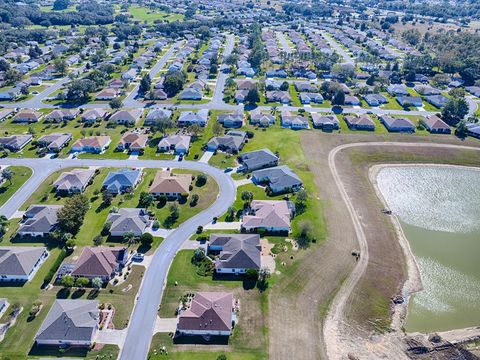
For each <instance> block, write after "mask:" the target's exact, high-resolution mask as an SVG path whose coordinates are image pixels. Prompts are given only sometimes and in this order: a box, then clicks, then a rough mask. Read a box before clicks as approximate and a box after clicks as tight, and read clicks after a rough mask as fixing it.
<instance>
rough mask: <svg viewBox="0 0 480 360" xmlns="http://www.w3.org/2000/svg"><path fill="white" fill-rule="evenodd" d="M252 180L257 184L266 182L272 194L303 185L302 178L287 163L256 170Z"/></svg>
mask: <svg viewBox="0 0 480 360" xmlns="http://www.w3.org/2000/svg"><path fill="white" fill-rule="evenodd" d="M252 181H253V182H254V183H255V184H257V185H260V184H266V185H267V187H268V189H269V190H270V191H271V192H272V193H274V194H279V193H285V192H292V191H298V190H300V188H301V187H302V186H303V183H302V180H300V178H299V177H298V176H297V174H295V173H294V172H293V171H292V170H291V169H290V168H289V167H288V166H287V165H282V166H276V167H271V168H268V169H262V170H256V171H254V172H253V173H252Z"/></svg>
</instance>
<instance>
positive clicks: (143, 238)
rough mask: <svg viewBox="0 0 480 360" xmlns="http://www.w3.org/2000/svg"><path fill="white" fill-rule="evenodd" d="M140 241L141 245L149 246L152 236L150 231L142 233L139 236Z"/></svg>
mask: <svg viewBox="0 0 480 360" xmlns="http://www.w3.org/2000/svg"><path fill="white" fill-rule="evenodd" d="M140 243H141V244H142V245H143V246H151V245H152V243H153V236H152V234H150V233H144V234H142V236H141V237H140Z"/></svg>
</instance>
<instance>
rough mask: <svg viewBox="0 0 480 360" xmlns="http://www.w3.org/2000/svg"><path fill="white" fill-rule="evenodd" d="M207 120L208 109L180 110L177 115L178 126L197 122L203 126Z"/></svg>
mask: <svg viewBox="0 0 480 360" xmlns="http://www.w3.org/2000/svg"><path fill="white" fill-rule="evenodd" d="M207 122H208V110H207V109H202V110H198V111H182V112H181V113H180V116H179V117H178V120H177V124H178V126H190V125H193V124H198V125H200V126H201V127H205V125H207Z"/></svg>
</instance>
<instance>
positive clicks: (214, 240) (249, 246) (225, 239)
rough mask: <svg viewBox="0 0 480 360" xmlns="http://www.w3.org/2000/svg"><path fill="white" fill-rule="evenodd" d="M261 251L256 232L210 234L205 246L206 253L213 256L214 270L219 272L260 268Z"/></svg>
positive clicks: (240, 271) (226, 272) (236, 271)
mask: <svg viewBox="0 0 480 360" xmlns="http://www.w3.org/2000/svg"><path fill="white" fill-rule="evenodd" d="M261 252H262V246H261V245H260V235H258V234H212V235H210V238H209V241H208V246H207V254H208V255H210V256H214V257H215V272H217V273H219V274H235V275H238V274H245V273H246V272H247V271H248V270H249V269H253V270H257V271H258V270H260V268H261V256H260V255H261Z"/></svg>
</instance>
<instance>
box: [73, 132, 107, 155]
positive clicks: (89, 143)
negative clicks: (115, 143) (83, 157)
mask: <svg viewBox="0 0 480 360" xmlns="http://www.w3.org/2000/svg"><path fill="white" fill-rule="evenodd" d="M110 142H111V140H110V136H91V137H86V138H83V139H78V140H77V141H75V143H74V144H73V145H72V149H71V152H88V153H94V154H100V153H101V152H103V151H105V149H106V148H107V147H108V145H110Z"/></svg>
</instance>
